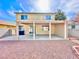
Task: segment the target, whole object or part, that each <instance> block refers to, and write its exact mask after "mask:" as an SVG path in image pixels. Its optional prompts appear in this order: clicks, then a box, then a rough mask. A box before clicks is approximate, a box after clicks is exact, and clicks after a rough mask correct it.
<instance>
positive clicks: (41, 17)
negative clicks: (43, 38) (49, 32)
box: [16, 14, 54, 21]
mask: <svg viewBox="0 0 79 59" xmlns="http://www.w3.org/2000/svg"><path fill="white" fill-rule="evenodd" d="M21 15H28V20H29V21H30V20H31V21H34V20H36V21H41V20H45V16H46V15H51V17H52V20H54V15H53V14H16V19H17V20H21Z"/></svg>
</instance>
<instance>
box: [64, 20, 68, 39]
mask: <svg viewBox="0 0 79 59" xmlns="http://www.w3.org/2000/svg"><path fill="white" fill-rule="evenodd" d="M64 39H67V22H66V21H65V24H64Z"/></svg>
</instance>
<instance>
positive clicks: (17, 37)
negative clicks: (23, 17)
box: [16, 22, 19, 40]
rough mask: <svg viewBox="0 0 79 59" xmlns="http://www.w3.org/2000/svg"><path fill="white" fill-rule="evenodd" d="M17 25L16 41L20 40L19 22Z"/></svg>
mask: <svg viewBox="0 0 79 59" xmlns="http://www.w3.org/2000/svg"><path fill="white" fill-rule="evenodd" d="M16 23H17V24H16V39H17V40H19V22H16Z"/></svg>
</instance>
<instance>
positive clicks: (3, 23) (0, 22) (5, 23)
mask: <svg viewBox="0 0 79 59" xmlns="http://www.w3.org/2000/svg"><path fill="white" fill-rule="evenodd" d="M0 25H11V26H16V25H15V24H10V23H8V22H5V21H3V20H0Z"/></svg>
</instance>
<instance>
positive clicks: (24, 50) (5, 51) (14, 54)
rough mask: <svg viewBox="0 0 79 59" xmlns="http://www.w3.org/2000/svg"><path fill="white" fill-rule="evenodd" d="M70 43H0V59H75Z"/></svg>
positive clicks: (30, 41) (49, 41)
mask: <svg viewBox="0 0 79 59" xmlns="http://www.w3.org/2000/svg"><path fill="white" fill-rule="evenodd" d="M72 51H73V50H72V43H71V42H69V41H67V40H61V41H55V40H54V41H53V40H48V41H39V40H35V41H32V40H26V41H0V59H77V57H76V56H75V54H74V53H73V52H72Z"/></svg>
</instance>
